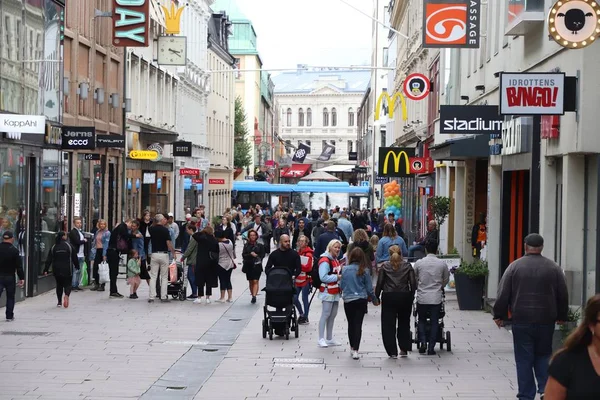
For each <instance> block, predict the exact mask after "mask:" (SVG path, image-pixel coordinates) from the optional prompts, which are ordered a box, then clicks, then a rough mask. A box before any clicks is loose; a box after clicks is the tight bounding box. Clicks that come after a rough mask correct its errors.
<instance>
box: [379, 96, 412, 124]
mask: <svg viewBox="0 0 600 400" xmlns="http://www.w3.org/2000/svg"><path fill="white" fill-rule="evenodd" d="M383 99H385V100H386V104H387V117H388V118H389V119H393V118H394V111H395V109H396V102H397V101H398V100H400V106H401V107H402V120H403V121H408V111H407V110H406V99H405V98H404V95H403V94H402V92H396V93H395V94H394V95H393V96H392V97H390V95H389V94H388V92H386V91H383V92H382V93H381V94H380V95H379V98H378V99H377V104H376V105H375V121H378V120H379V115H380V114H381V107H382V102H383Z"/></svg>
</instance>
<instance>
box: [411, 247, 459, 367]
mask: <svg viewBox="0 0 600 400" xmlns="http://www.w3.org/2000/svg"><path fill="white" fill-rule="evenodd" d="M437 249H438V244H437V242H428V243H426V244H425V251H427V256H426V257H425V258H422V259H420V260H419V261H417V262H416V263H415V268H414V269H415V276H416V278H417V314H418V316H419V341H420V342H421V347H420V348H419V353H420V354H425V352H427V355H428V356H434V355H435V343H436V339H437V333H438V330H439V319H440V311H441V310H442V301H443V291H444V287H445V286H446V285H447V284H448V281H449V280H450V273H449V272H448V267H447V266H446V263H445V262H444V261H442V260H440V259H439V258H437V257H436V255H435V254H436V253H437ZM428 316H429V318H430V320H431V329H430V330H429V337H427V336H426V322H427V317H428ZM426 346H427V347H426Z"/></svg>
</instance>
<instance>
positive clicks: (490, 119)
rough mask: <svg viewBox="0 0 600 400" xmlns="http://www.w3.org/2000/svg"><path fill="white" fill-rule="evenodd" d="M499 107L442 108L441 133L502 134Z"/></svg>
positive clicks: (501, 118)
mask: <svg viewBox="0 0 600 400" xmlns="http://www.w3.org/2000/svg"><path fill="white" fill-rule="evenodd" d="M503 122H504V118H503V117H502V116H501V115H499V114H498V106H445V105H443V106H440V133H441V134H450V133H468V134H489V135H493V134H501V133H502V123H503Z"/></svg>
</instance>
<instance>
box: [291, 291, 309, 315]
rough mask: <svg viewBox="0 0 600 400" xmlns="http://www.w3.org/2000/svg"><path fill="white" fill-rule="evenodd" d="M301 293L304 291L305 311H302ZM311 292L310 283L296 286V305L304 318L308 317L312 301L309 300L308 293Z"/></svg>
mask: <svg viewBox="0 0 600 400" xmlns="http://www.w3.org/2000/svg"><path fill="white" fill-rule="evenodd" d="M300 293H302V303H304V312H302V304H300V298H299V297H300ZM309 294H310V285H306V286H304V287H297V288H296V294H295V295H294V305H295V306H296V309H298V312H299V313H300V315H301V316H303V317H304V318H308V312H309V311H310V310H309V307H310V305H309V303H310V301H309V300H308V295H309Z"/></svg>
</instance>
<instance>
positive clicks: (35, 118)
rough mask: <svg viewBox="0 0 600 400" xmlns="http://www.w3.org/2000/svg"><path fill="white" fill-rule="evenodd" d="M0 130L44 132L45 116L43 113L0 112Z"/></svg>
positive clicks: (7, 131)
mask: <svg viewBox="0 0 600 400" xmlns="http://www.w3.org/2000/svg"><path fill="white" fill-rule="evenodd" d="M0 132H6V133H37V134H44V133H46V117H44V116H43V115H17V114H0Z"/></svg>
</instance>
